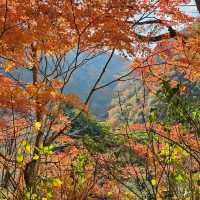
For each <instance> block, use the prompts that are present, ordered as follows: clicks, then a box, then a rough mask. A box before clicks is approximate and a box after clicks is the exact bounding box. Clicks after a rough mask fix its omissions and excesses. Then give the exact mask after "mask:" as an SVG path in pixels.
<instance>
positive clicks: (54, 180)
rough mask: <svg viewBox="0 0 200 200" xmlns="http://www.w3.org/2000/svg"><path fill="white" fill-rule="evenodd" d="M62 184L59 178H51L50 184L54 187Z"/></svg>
mask: <svg viewBox="0 0 200 200" xmlns="http://www.w3.org/2000/svg"><path fill="white" fill-rule="evenodd" d="M62 184H63V182H62V181H61V180H60V179H59V178H55V179H53V182H52V185H53V186H54V187H59V186H61V185H62Z"/></svg>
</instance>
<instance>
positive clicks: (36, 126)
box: [33, 122, 42, 131]
mask: <svg viewBox="0 0 200 200" xmlns="http://www.w3.org/2000/svg"><path fill="white" fill-rule="evenodd" d="M41 126H42V124H41V122H34V123H33V130H34V131H38V130H40V128H41Z"/></svg>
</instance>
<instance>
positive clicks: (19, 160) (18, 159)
mask: <svg viewBox="0 0 200 200" xmlns="http://www.w3.org/2000/svg"><path fill="white" fill-rule="evenodd" d="M16 160H17V162H18V163H22V162H23V160H24V156H23V154H22V153H17V156H16Z"/></svg>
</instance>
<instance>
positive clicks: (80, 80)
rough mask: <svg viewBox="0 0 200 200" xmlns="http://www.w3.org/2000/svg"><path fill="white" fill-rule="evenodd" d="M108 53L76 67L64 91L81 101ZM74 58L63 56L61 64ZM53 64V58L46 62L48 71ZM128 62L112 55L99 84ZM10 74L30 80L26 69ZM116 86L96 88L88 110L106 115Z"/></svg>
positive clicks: (72, 56) (111, 78)
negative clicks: (75, 95)
mask: <svg viewBox="0 0 200 200" xmlns="http://www.w3.org/2000/svg"><path fill="white" fill-rule="evenodd" d="M108 57H109V55H107V54H102V55H99V56H97V57H96V58H93V59H92V60H91V61H89V62H87V63H86V64H84V65H83V66H82V67H80V68H79V69H77V70H76V71H75V72H74V73H73V75H72V77H71V79H70V81H69V83H68V84H67V86H66V87H65V88H64V92H66V93H68V92H70V93H75V94H77V95H78V96H79V97H80V98H81V99H82V100H83V101H84V100H85V99H86V97H87V96H88V94H89V91H90V89H91V88H92V86H93V85H94V83H95V81H96V79H97V77H98V75H99V74H100V73H101V70H102V68H103V66H104V65H105V63H106V62H107V60H108ZM73 59H74V55H73V53H71V54H69V55H67V56H66V57H65V59H64V60H65V61H64V63H62V66H68V64H69V63H70V62H71V61H72V60H73ZM53 65H55V63H54V61H53V60H50V61H49V64H48V71H49V72H51V70H52V66H53ZM127 65H128V62H127V61H126V60H125V59H124V58H122V57H120V56H118V55H114V56H113V58H112V60H111V62H110V64H109V65H108V68H107V70H106V72H105V74H104V76H103V78H102V80H101V82H100V84H103V83H107V82H110V81H111V80H113V79H114V76H116V75H118V74H120V73H121V72H122V71H125V70H126V66H127ZM41 70H42V71H44V70H45V69H44V66H41ZM11 74H12V76H13V77H15V78H16V79H20V80H23V81H25V82H31V81H32V77H31V73H30V71H28V70H27V69H26V70H25V69H22V68H19V69H17V70H14V71H13V72H12V73H11ZM115 86H116V83H114V84H111V85H110V86H108V87H106V88H103V89H101V90H98V91H97V92H96V93H95V94H94V96H93V97H92V99H91V102H90V111H91V113H92V114H94V115H95V116H96V117H97V118H98V119H104V118H106V117H107V110H108V107H109V106H110V103H111V100H112V94H113V90H114V88H115Z"/></svg>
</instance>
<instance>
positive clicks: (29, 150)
mask: <svg viewBox="0 0 200 200" xmlns="http://www.w3.org/2000/svg"><path fill="white" fill-rule="evenodd" d="M25 150H26V151H27V152H28V153H31V145H30V144H29V143H28V144H26V146H25Z"/></svg>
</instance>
